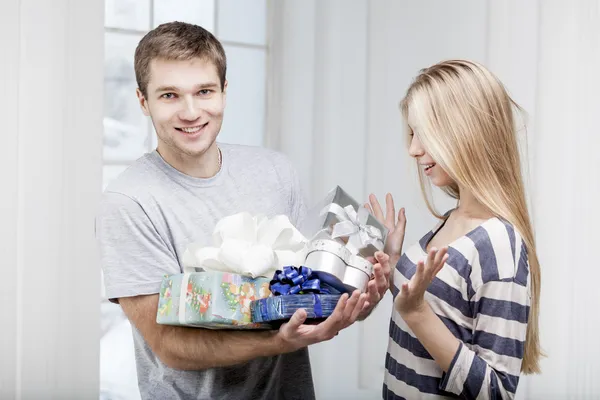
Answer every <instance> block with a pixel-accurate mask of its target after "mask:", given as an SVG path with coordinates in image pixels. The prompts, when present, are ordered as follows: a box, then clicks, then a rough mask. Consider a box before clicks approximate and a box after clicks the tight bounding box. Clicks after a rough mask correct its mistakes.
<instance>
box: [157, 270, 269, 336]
mask: <svg viewBox="0 0 600 400" xmlns="http://www.w3.org/2000/svg"><path fill="white" fill-rule="evenodd" d="M269 282H270V280H269V279H267V278H254V279H253V278H250V277H247V276H242V275H238V274H232V273H228V272H218V271H206V272H191V273H183V274H177V275H171V276H166V277H165V278H164V279H163V281H162V285H161V288H160V297H159V302H158V313H157V315H156V322H157V323H159V324H163V325H181V326H191V327H198V328H210V329H270V326H269V325H266V324H257V323H252V320H251V312H250V303H251V302H252V301H253V300H258V299H262V298H265V297H269V296H270V294H271V291H270V290H269Z"/></svg>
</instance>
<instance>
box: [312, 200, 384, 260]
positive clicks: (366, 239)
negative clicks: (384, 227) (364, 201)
mask: <svg viewBox="0 0 600 400" xmlns="http://www.w3.org/2000/svg"><path fill="white" fill-rule="evenodd" d="M326 213H332V214H335V215H336V216H337V217H338V219H339V220H340V222H338V223H336V224H335V225H334V226H333V230H332V232H331V238H332V239H337V238H339V237H348V238H349V239H348V243H347V244H346V247H348V249H349V250H350V251H352V253H353V254H357V253H358V252H359V250H360V249H362V248H364V247H366V246H368V245H370V244H371V245H373V246H374V247H375V248H377V249H378V250H381V249H382V248H383V235H382V233H381V231H380V230H379V229H377V228H375V227H374V226H371V225H367V224H366V222H367V219H368V217H369V210H367V209H366V208H365V207H359V208H358V212H356V210H355V209H354V207H352V206H351V205H348V206H346V207H344V208H342V207H341V206H340V205H339V204H335V203H331V204H329V205H327V206H326V207H324V208H323V210H321V215H324V214H326Z"/></svg>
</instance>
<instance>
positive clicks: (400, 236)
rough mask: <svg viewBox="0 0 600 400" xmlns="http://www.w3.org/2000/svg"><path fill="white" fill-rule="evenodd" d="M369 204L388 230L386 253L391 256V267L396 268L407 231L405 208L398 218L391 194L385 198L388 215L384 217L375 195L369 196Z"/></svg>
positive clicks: (401, 210) (372, 211) (370, 208)
mask: <svg viewBox="0 0 600 400" xmlns="http://www.w3.org/2000/svg"><path fill="white" fill-rule="evenodd" d="M369 203H370V204H365V207H367V208H368V209H369V211H371V213H372V214H373V215H374V216H375V218H377V220H379V222H381V223H382V224H383V225H384V226H385V227H386V228H387V229H388V236H387V238H386V241H385V248H384V250H383V251H384V253H385V254H387V255H389V256H390V266H391V268H392V269H394V268H396V264H397V263H398V260H399V259H400V256H401V255H402V244H403V243H404V230H405V229H406V215H405V214H404V208H401V209H400V211H399V212H398V216H397V217H396V209H395V207H394V198H393V197H392V195H391V194H389V193H388V194H387V195H386V196H385V206H386V213H385V217H384V215H383V210H382V209H381V206H380V205H379V201H378V200H377V197H376V196H375V195H374V194H371V195H370V196H369Z"/></svg>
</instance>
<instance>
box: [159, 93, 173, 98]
mask: <svg viewBox="0 0 600 400" xmlns="http://www.w3.org/2000/svg"><path fill="white" fill-rule="evenodd" d="M160 97H162V98H163V99H167V100H169V99H174V98H175V93H165V94H163V95H162V96H160Z"/></svg>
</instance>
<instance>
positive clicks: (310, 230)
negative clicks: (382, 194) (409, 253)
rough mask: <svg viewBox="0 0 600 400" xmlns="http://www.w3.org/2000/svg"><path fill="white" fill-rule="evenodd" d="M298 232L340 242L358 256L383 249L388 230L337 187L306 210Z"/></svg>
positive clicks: (371, 254) (308, 236)
mask: <svg viewBox="0 0 600 400" xmlns="http://www.w3.org/2000/svg"><path fill="white" fill-rule="evenodd" d="M299 231H300V232H301V233H302V234H303V235H304V236H305V237H307V238H311V239H314V238H315V237H316V236H317V238H318V239H322V238H324V237H325V236H326V237H329V238H331V239H340V240H338V241H341V242H343V243H344V244H345V245H346V246H347V247H348V249H349V250H350V252H351V253H353V254H358V255H360V256H361V257H371V256H373V255H374V254H375V252H377V251H380V250H383V246H384V243H385V240H386V237H387V234H388V230H387V228H386V227H385V226H384V225H383V224H382V223H381V222H379V221H378V220H377V218H375V217H374V216H373V215H372V214H371V213H370V212H369V210H368V209H367V208H365V207H364V206H363V205H362V204H360V203H358V202H357V201H356V200H354V198H353V197H352V196H350V195H349V194H348V193H347V192H346V191H345V190H344V189H342V188H341V187H340V186H336V187H334V188H333V189H332V190H331V191H329V193H327V195H326V196H325V197H324V198H323V199H322V200H321V201H320V202H318V203H317V204H316V205H315V206H314V207H312V208H311V209H310V210H309V211H308V213H307V216H306V218H305V219H304V220H303V221H302V224H301V225H300V226H299ZM324 235H325V236H324Z"/></svg>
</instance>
